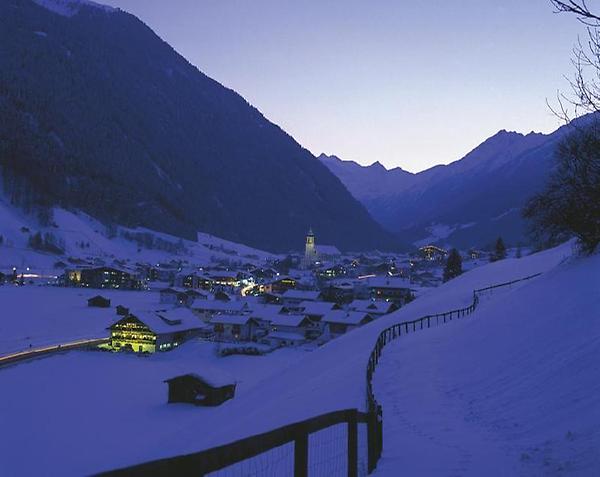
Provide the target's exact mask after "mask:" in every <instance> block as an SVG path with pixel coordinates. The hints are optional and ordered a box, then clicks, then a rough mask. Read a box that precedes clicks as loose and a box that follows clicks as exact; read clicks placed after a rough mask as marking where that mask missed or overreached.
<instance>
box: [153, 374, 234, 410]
mask: <svg viewBox="0 0 600 477" xmlns="http://www.w3.org/2000/svg"><path fill="white" fill-rule="evenodd" d="M215 376H217V377H215ZM165 383H167V384H168V386H169V398H168V402H169V403H189V404H194V405H196V406H218V405H219V404H222V403H223V402H225V401H227V400H228V399H231V398H233V396H234V395H235V383H234V382H233V381H232V380H227V379H223V378H222V377H221V376H219V375H215V374H214V373H213V374H212V375H211V376H207V374H206V373H203V376H200V375H198V374H195V373H190V374H183V375H181V376H175V377H174V378H171V379H167V380H165Z"/></svg>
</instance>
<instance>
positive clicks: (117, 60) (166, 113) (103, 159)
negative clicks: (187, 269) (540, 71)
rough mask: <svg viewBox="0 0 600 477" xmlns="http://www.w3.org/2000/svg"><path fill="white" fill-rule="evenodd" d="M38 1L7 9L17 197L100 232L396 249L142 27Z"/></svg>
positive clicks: (3, 93)
mask: <svg viewBox="0 0 600 477" xmlns="http://www.w3.org/2000/svg"><path fill="white" fill-rule="evenodd" d="M44 3H45V5H44V6H40V5H39V3H34V2H33V1H32V0H7V1H5V2H3V3H1V4H0V41H2V44H3V49H2V51H0V65H1V66H2V68H0V168H2V169H3V171H4V174H3V177H12V179H10V180H11V181H12V182H14V183H13V184H5V186H7V185H8V186H10V187H5V189H7V190H12V193H13V195H19V194H20V195H23V194H22V192H21V191H20V189H21V188H22V184H28V185H29V186H30V187H31V188H32V189H34V190H35V195H36V196H38V199H39V198H40V197H41V198H42V199H43V200H44V201H46V202H49V203H51V204H52V205H59V206H62V207H66V208H73V209H78V210H82V211H84V212H85V213H88V214H89V215H91V216H94V217H97V218H99V219H101V220H104V221H111V220H112V221H115V222H117V223H120V224H122V225H124V226H130V227H136V226H145V227H147V228H150V229H154V230H157V231H161V232H166V233H171V234H173V235H179V236H183V237H184V238H193V237H195V236H196V233H197V232H198V231H202V232H207V233H211V234H213V235H215V236H219V237H223V238H225V239H229V240H232V241H236V242H242V243H246V244H248V245H250V246H253V247H255V248H260V249H266V250H270V251H276V252H281V251H287V250H290V249H294V248H300V247H302V245H303V237H304V234H305V233H306V230H308V227H309V226H310V225H312V226H313V227H314V228H315V229H316V230H315V231H316V232H317V233H318V234H319V236H320V237H321V238H322V240H323V241H325V242H327V243H334V244H336V245H338V247H340V248H341V249H343V250H349V249H355V250H361V249H362V250H367V249H375V248H379V249H383V250H385V249H388V250H390V249H395V248H397V247H399V246H400V244H401V241H400V240H399V239H397V238H396V237H395V236H393V234H391V233H389V232H387V231H385V230H384V229H383V228H382V227H381V226H380V225H379V224H377V223H376V222H375V221H374V220H373V219H372V218H371V217H370V216H369V214H368V212H367V211H366V209H365V208H364V206H363V205H362V204H360V203H359V202H358V201H357V200H356V199H355V198H354V197H352V196H351V194H350V193H349V192H348V191H347V190H346V188H345V187H344V185H343V184H342V183H341V181H340V180H339V179H338V178H337V177H336V176H335V175H334V174H332V173H331V172H330V171H329V170H328V169H327V168H326V167H325V166H324V165H323V164H321V163H320V161H318V160H316V158H315V157H314V156H313V155H312V154H310V152H308V150H306V149H305V148H303V147H302V146H301V145H299V144H298V143H297V142H296V141H295V140H294V139H293V138H292V137H291V136H290V135H289V134H287V133H286V132H285V131H283V130H282V129H281V128H280V127H279V126H277V125H275V124H273V123H272V122H270V121H269V120H268V119H266V118H265V117H264V115H262V113H261V112H260V111H259V110H258V109H256V108H255V107H254V106H252V105H250V104H249V103H248V102H247V101H246V100H245V99H244V98H242V97H241V96H240V95H239V94H237V93H236V92H235V91H233V90H231V89H229V88H226V87H224V86H223V85H221V84H220V83H218V82H217V81H215V80H213V79H212V78H210V77H208V76H207V75H205V74H204V73H202V72H201V71H199V70H198V69H197V68H196V67H195V66H193V65H192V64H191V63H190V62H189V61H188V60H187V59H185V58H183V57H182V56H181V55H179V54H178V53H177V52H176V51H175V50H174V49H173V48H172V47H171V46H170V45H168V44H167V43H166V42H164V41H163V40H162V39H160V38H159V37H158V36H157V35H156V34H155V33H154V32H153V31H152V30H151V29H150V28H149V27H148V26H147V25H145V24H144V23H143V22H141V21H140V20H139V19H137V18H136V17H134V16H133V15H131V14H129V13H127V12H124V11H122V10H119V9H115V10H111V11H110V14H106V11H104V10H103V9H102V8H96V7H95V4H94V5H90V4H89V3H88V2H87V1H86V2H81V1H78V2H76V3H74V2H72V1H67V2H62V1H60V0H44ZM49 3H50V4H52V5H56V4H58V5H67V7H69V8H72V7H73V6H75V7H76V8H75V10H76V11H75V12H74V13H73V14H72V15H62V14H60V13H57V12H55V11H53V10H52V9H48V8H47V7H48V4H49Z"/></svg>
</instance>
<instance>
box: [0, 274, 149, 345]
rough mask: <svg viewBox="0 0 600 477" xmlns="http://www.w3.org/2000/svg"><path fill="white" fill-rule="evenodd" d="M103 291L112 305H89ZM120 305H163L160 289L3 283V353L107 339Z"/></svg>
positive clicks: (0, 301)
mask: <svg viewBox="0 0 600 477" xmlns="http://www.w3.org/2000/svg"><path fill="white" fill-rule="evenodd" d="M98 293H101V294H102V295H103V296H105V297H107V298H110V299H111V308H94V307H88V306H87V299H88V298H91V297H93V296H95V295H98ZM116 305H124V306H126V307H128V308H131V309H132V310H135V309H137V310H140V309H141V310H146V309H151V308H157V307H159V306H160V305H159V294H158V293H157V292H137V291H118V290H88V289H83V288H60V287H42V286H24V287H16V286H11V285H5V286H0V306H1V311H0V356H2V355H5V354H9V353H13V352H17V351H23V350H27V349H29V347H30V345H31V347H33V348H37V347H42V346H47V345H56V344H62V343H66V342H69V341H75V340H78V339H83V338H107V337H108V334H109V333H108V331H107V329H106V328H108V327H109V326H110V325H111V324H113V323H114V322H115V321H117V319H118V318H119V316H117V315H116V313H115V308H114V307H115V306H116Z"/></svg>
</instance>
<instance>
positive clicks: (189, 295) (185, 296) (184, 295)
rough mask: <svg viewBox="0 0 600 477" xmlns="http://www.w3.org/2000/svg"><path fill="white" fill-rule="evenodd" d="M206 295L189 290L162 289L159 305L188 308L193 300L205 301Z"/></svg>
mask: <svg viewBox="0 0 600 477" xmlns="http://www.w3.org/2000/svg"><path fill="white" fill-rule="evenodd" d="M207 298H208V295H207V294H205V293H200V292H199V291H197V290H193V289H191V288H176V287H171V288H163V289H162V290H161V291H160V303H162V304H164V305H176V306H190V305H191V304H192V303H193V302H194V301H195V300H202V299H203V300H206V299H207Z"/></svg>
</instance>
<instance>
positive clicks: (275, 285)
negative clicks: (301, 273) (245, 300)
mask: <svg viewBox="0 0 600 477" xmlns="http://www.w3.org/2000/svg"><path fill="white" fill-rule="evenodd" d="M297 284H298V281H297V280H296V279H295V278H292V277H289V276H280V277H278V278H277V279H276V280H275V281H273V282H272V283H271V284H270V285H265V293H275V294H282V293H285V292H286V291H287V290H291V289H294V288H296V286H297Z"/></svg>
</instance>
